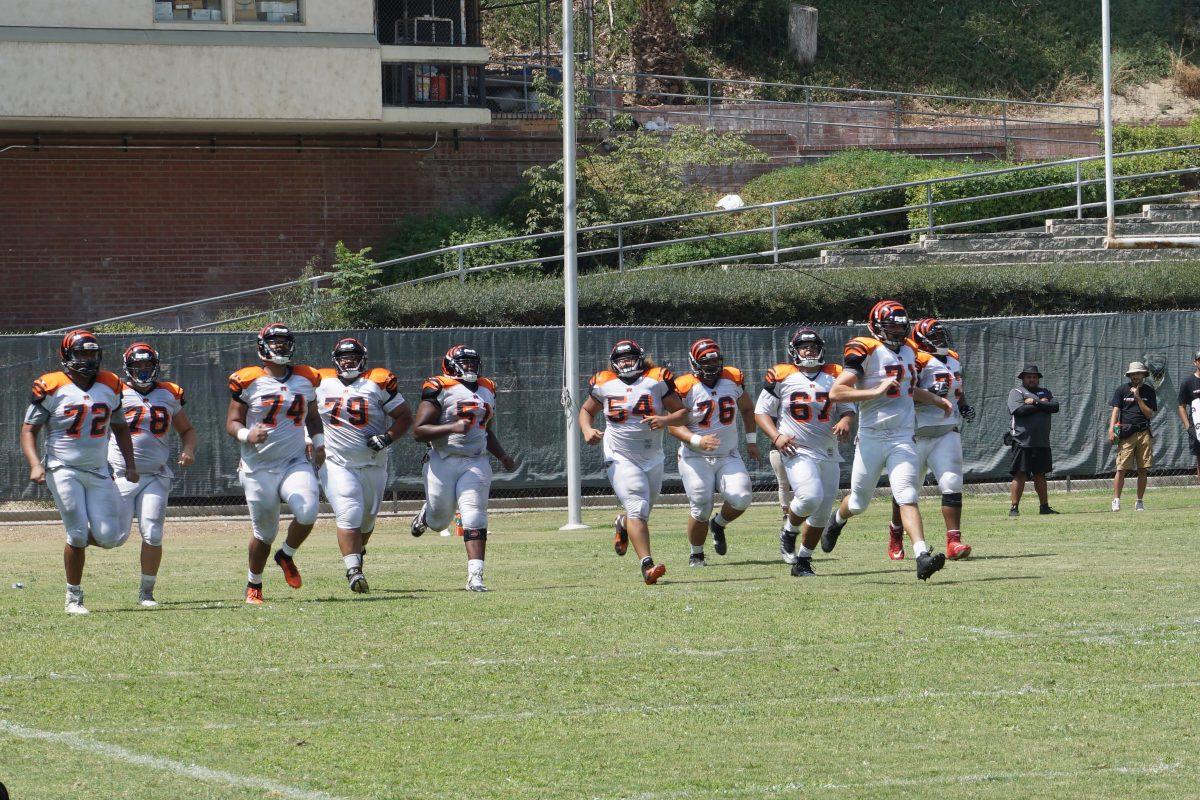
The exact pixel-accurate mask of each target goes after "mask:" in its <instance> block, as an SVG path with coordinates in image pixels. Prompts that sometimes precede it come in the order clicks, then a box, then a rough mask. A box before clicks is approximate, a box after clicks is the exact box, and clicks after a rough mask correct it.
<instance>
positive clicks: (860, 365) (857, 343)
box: [844, 336, 929, 436]
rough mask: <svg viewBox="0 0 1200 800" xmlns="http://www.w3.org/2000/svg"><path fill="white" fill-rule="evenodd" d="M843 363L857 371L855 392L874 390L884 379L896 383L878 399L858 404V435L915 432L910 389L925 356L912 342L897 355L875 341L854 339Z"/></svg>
mask: <svg viewBox="0 0 1200 800" xmlns="http://www.w3.org/2000/svg"><path fill="white" fill-rule="evenodd" d="M844 360H845V363H846V368H847V369H854V370H856V371H857V372H858V374H859V379H858V388H859V389H874V388H875V387H876V386H878V385H879V384H880V383H882V382H883V381H885V380H887V379H888V378H893V377H894V378H896V379H897V380H898V381H899V382H898V383H897V384H896V385H895V386H893V387H892V388H891V389H889V390H888V391H887V393H886V394H884V395H883V396H882V397H877V398H875V399H874V400H866V401H864V402H861V403H859V404H858V430H859V434H860V435H864V434H865V435H867V436H870V435H872V434H880V435H885V436H886V435H892V434H895V433H903V432H908V433H915V432H916V416H917V412H916V409H915V408H914V407H913V405H914V404H913V399H912V396H913V389H914V388H915V387H916V385H917V380H918V379H919V378H920V372H921V368H922V367H923V366H924V365H925V363H926V362H927V361H928V360H929V354H928V353H922V352H921V351H920V350H918V349H917V346H916V344H915V343H913V342H912V340H909V341H906V342H905V343H904V344H903V345H901V346H900V350H899V351H898V352H892V350H891V348H889V347H888V346H887V345H885V344H884V343H883V342H881V341H879V340H878V339H875V338H872V337H870V336H858V337H855V338H854V339H851V340H850V341H849V342H847V343H846V350H845V359H844Z"/></svg>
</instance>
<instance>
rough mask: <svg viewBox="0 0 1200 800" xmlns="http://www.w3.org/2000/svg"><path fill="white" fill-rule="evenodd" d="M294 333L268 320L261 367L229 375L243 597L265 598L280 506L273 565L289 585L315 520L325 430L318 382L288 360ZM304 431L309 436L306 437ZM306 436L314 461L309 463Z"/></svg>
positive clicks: (261, 337)
mask: <svg viewBox="0 0 1200 800" xmlns="http://www.w3.org/2000/svg"><path fill="white" fill-rule="evenodd" d="M295 351H296V337H295V336H293V335H292V332H291V330H290V329H289V328H288V327H287V326H286V325H281V324H279V323H272V324H270V325H268V326H266V327H265V328H263V329H262V330H261V331H260V332H259V334H258V357H259V359H260V360H261V361H262V366H258V367H245V368H244V369H240V370H238V371H237V372H235V373H233V374H232V375H230V376H229V391H230V393H231V394H232V395H233V397H232V398H231V399H230V401H229V411H228V413H227V414H226V417H225V431H226V432H227V433H228V434H229V435H230V436H232V437H233V438H235V439H237V440H238V442H239V445H240V449H241V461H240V462H239V464H238V475H239V477H240V478H241V482H242V486H243V488H244V489H245V490H246V504H247V505H248V506H249V507H250V520H251V530H252V534H253V535H252V536H251V537H250V552H249V562H250V569H249V573H248V575H247V577H246V602H247V603H250V604H251V605H262V603H263V587H262V584H263V576H262V573H263V567H265V566H266V564H267V556H269V555H270V554H271V543H272V542H274V541H275V537H276V536H277V535H278V534H279V504H280V502H284V503H287V505H288V508H290V509H291V510H292V522H291V524H290V525H288V532H287V538H286V540H285V541H284V543H283V545H282V546H281V547H280V548H279V549H278V550H276V551H275V563H276V564H278V565H279V568H280V569H282V570H283V577H284V580H285V581H286V582H287V585H288V586H290V587H292V588H293V589H299V588H300V585H301V580H300V570H299V568H298V567H297V566H296V562H295V560H294V558H293V557H294V556H295V555H296V548H298V547H300V545H301V544H302V543H303V542H304V540H305V539H307V538H308V534H310V533H311V532H312V529H313V525H315V524H316V522H317V510H318V507H319V504H320V488H319V487H318V485H317V475H316V472H314V467H315V468H317V469H319V468H320V467H321V464H322V463H324V461H325V435H324V426H322V424H321V415H320V414H319V413H317V405H316V402H315V401H316V399H317V385H318V384H319V383H320V382H321V378H320V376H319V375H318V374H317V371H316V370H315V369H313V368H312V367H307V366H303V365H300V364H296V365H293V364H292V356H293V354H294V353H295ZM306 432H307V437H306V435H305V434H306ZM306 438H310V439H311V451H312V461H311V462H310V461H309V455H308V450H309V445H308V444H307V443H306Z"/></svg>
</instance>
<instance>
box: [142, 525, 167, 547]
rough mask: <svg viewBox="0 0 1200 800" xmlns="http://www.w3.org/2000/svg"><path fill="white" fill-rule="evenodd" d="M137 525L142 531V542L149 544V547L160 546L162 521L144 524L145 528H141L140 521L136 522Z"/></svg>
mask: <svg viewBox="0 0 1200 800" xmlns="http://www.w3.org/2000/svg"><path fill="white" fill-rule="evenodd" d="M138 527H139V529H140V530H141V532H142V541H143V542H145V543H146V544H148V545H150V546H151V547H162V540H163V526H162V523H159V522H153V523H150V524H148V525H146V527H145V528H141V523H138Z"/></svg>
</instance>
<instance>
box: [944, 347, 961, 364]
mask: <svg viewBox="0 0 1200 800" xmlns="http://www.w3.org/2000/svg"><path fill="white" fill-rule="evenodd" d="M946 355H948V356H950V357H951V358H957V359H958V360H959V361H962V359H961V358H959V355H958V351H957V350H947V351H946Z"/></svg>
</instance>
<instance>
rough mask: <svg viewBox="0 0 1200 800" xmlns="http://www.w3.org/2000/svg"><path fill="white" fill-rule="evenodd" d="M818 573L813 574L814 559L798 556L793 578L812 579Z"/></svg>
mask: <svg viewBox="0 0 1200 800" xmlns="http://www.w3.org/2000/svg"><path fill="white" fill-rule="evenodd" d="M816 574H817V573H815V572H813V568H812V559H811V558H808V557H806V556H797V557H796V563H794V564H792V577H793V578H811V577H814V576H815V575H816Z"/></svg>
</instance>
